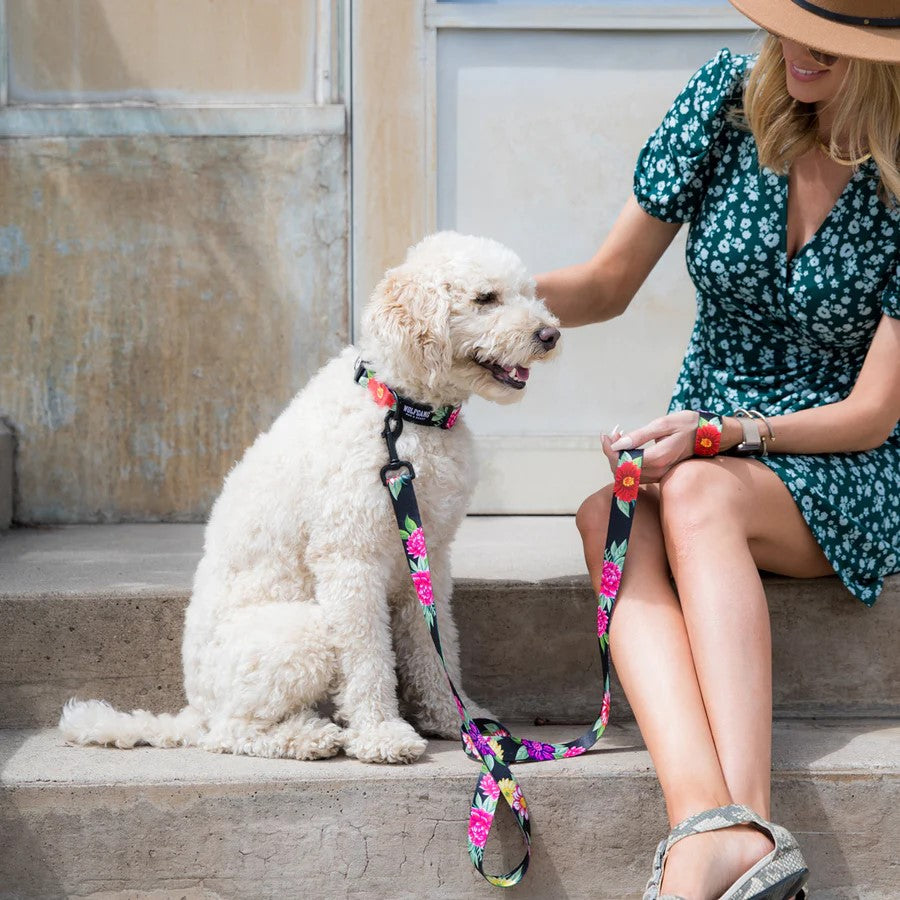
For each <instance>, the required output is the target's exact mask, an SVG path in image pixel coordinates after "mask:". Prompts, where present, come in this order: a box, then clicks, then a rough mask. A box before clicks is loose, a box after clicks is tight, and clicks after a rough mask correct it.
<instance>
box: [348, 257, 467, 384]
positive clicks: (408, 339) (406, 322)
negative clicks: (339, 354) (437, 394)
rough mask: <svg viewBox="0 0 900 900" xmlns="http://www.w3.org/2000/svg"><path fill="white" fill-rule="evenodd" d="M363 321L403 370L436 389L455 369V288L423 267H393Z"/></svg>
mask: <svg viewBox="0 0 900 900" xmlns="http://www.w3.org/2000/svg"><path fill="white" fill-rule="evenodd" d="M363 326H364V329H365V332H366V337H367V343H369V344H371V345H372V346H373V347H374V348H377V349H378V350H380V351H381V352H382V353H384V354H386V355H387V356H389V358H390V361H391V366H392V368H396V370H397V371H398V372H399V371H405V372H409V374H410V375H411V376H413V377H414V378H415V379H416V380H417V381H419V382H421V383H424V384H427V385H428V387H429V388H434V387H436V386H437V385H438V384H439V383H440V381H441V379H442V378H443V377H444V376H445V375H446V374H447V373H448V372H449V371H450V366H451V365H452V363H453V350H452V347H451V344H450V292H449V289H448V287H447V286H446V285H445V284H444V283H443V282H442V281H439V280H435V279H434V277H432V278H429V277H428V275H426V274H425V273H423V272H422V271H421V269H417V268H415V267H413V266H409V265H402V266H398V267H397V268H395V269H390V270H389V271H388V272H387V273H386V274H385V276H384V278H383V279H382V281H381V283H380V284H379V285H378V286H377V287H376V288H375V291H374V292H373V294H372V297H371V298H370V300H369V303H368V305H367V306H366V310H365V313H364V315H363Z"/></svg>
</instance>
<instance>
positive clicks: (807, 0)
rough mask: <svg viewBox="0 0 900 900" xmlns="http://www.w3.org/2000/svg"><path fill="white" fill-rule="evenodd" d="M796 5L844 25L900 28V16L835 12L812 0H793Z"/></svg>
mask: <svg viewBox="0 0 900 900" xmlns="http://www.w3.org/2000/svg"><path fill="white" fill-rule="evenodd" d="M792 2H793V3H794V5H795V6H799V7H800V9H805V10H806V11H807V12H811V13H812V14H813V15H816V16H821V17H822V18H823V19H830V20H831V21H832V22H840V23H841V24H842V25H865V26H866V27H869V28H900V17H898V16H892V17H891V18H885V17H883V16H882V17H880V18H879V17H873V16H851V15H848V14H847V13H839V12H833V11H832V10H830V9H824V8H823V7H821V6H819V5H818V4H817V3H812V2H811V0H792Z"/></svg>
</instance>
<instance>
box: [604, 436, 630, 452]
mask: <svg viewBox="0 0 900 900" xmlns="http://www.w3.org/2000/svg"><path fill="white" fill-rule="evenodd" d="M609 449H610V450H632V449H634V441H633V440H632V439H631V438H630V437H628V435H627V434H626V435H623V436H622V437H620V438H619V439H618V440H617V441H616V442H615V443H614V444H613V445H612V446H611V447H610V448H609Z"/></svg>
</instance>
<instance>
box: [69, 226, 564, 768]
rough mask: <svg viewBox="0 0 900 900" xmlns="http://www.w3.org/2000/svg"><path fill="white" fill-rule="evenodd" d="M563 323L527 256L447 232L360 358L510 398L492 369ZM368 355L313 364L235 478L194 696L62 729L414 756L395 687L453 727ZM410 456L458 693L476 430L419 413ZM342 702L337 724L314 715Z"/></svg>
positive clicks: (412, 269)
mask: <svg viewBox="0 0 900 900" xmlns="http://www.w3.org/2000/svg"><path fill="white" fill-rule="evenodd" d="M557 324H558V323H557V322H556V320H555V319H554V318H553V317H552V316H551V315H550V314H549V313H548V312H547V309H546V308H545V306H544V305H543V303H541V302H540V301H539V300H537V299H535V296H534V282H533V281H532V280H531V279H530V278H529V277H528V276H527V275H526V273H525V270H524V268H523V266H522V263H521V262H520V260H519V259H518V257H517V256H516V255H515V254H514V253H512V252H511V251H510V250H508V249H506V248H505V247H503V246H501V245H500V244H498V243H496V242H494V241H490V240H487V239H484V238H475V237H468V236H464V235H459V234H455V233H452V232H442V233H440V234H437V235H432V236H431V237H429V238H426V239H425V240H424V241H422V242H421V243H420V244H417V245H416V246H415V247H413V248H411V250H410V251H409V253H408V254H407V258H406V261H405V262H404V263H403V264H402V265H400V266H398V267H397V268H395V269H391V270H390V271H388V272H387V274H386V275H385V277H384V279H383V280H382V281H381V283H380V284H379V285H378V287H377V288H376V289H375V291H374V293H373V295H372V298H371V299H370V302H369V304H368V306H367V309H366V313H365V319H364V340H363V342H362V346H361V353H362V355H363V357H364V358H365V359H366V360H368V361H369V362H370V363H371V364H372V365H373V367H374V368H375V370H376V372H377V375H378V377H379V379H380V380H383V381H384V382H385V383H387V384H388V385H390V386H391V387H392V388H394V389H395V390H396V391H398V392H399V393H401V394H402V395H404V396H406V397H410V398H411V399H414V400H417V401H419V402H422V403H430V404H432V405H433V406H442V405H444V404H458V403H462V402H463V401H464V400H465V399H466V398H467V397H468V396H470V395H471V394H472V393H477V394H480V395H481V396H483V397H486V398H488V399H490V400H494V401H497V402H501V403H506V402H510V401H511V400H515V399H518V398H519V397H520V396H521V394H522V392H521V390H517V389H516V388H515V387H511V386H509V385H508V384H505V383H503V382H502V381H500V380H498V379H497V378H496V377H495V376H494V374H492V373H491V371H489V369H488V368H485V367H484V366H483V365H480V363H497V364H499V365H501V366H504V367H507V369H508V370H509V369H510V368H511V367H514V366H518V367H527V366H529V365H531V363H533V362H534V361H536V360H539V359H543V358H545V357H546V356H547V355H548V353H549V352H550V350H551V348H550V347H549V346H548V345H547V342H546V341H545V342H542V341H541V340H540V332H541V331H542V329H546V328H554V327H555V326H556V325H557ZM545 337H546V333H545ZM359 352H360V351H357V350H356V349H354V348H353V347H349V348H347V349H346V350H345V351H344V352H343V353H342V354H341V355H340V356H338V357H337V358H335V359H333V360H332V361H331V362H329V363H328V364H327V365H326V366H325V367H324V368H323V369H322V370H321V371H319V372H318V373H317V374H316V375H315V376H314V377H313V378H312V379H311V381H310V382H309V384H308V385H307V386H306V387H305V388H304V389H303V390H302V391H301V392H300V393H299V394H298V395H297V396H296V397H295V398H294V399H293V401H292V402H291V404H290V405H289V406H288V407H287V409H286V410H285V411H284V412H283V413H282V414H281V416H279V418H278V419H277V420H276V421H275V423H274V424H273V425H272V427H271V428H270V429H269V431H268V432H266V433H264V434H262V435H260V437H259V438H257V440H256V442H255V443H254V444H253V445H252V446H251V447H250V448H249V449H248V450H247V452H246V453H245V454H244V457H243V459H242V460H241V461H240V462H239V463H238V464H237V465H236V466H235V467H234V468H233V469H232V470H231V472H230V473H229V475H228V477H227V478H226V479H225V485H224V488H223V490H222V493H221V495H220V497H219V498H218V500H217V501H216V503H215V505H214V506H213V509H212V513H211V515H210V519H209V523H208V525H207V527H206V533H205V543H204V552H203V557H202V559H201V561H200V564H199V566H198V568H197V573H196V575H195V578H194V588H193V594H192V597H191V602H190V604H189V606H188V609H187V614H186V618H185V629H184V641H183V645H182V657H183V663H184V674H185V692H186V695H187V699H188V706H187V707H185V709H183V710H182V711H181V712H180V713H178V715H176V716H169V715H161V716H155V715H152V714H151V713H148V712H145V711H142V710H136V711H135V712H133V713H130V714H128V713H122V712H117V711H116V710H114V709H113V708H112V707H111V706H109V705H108V704H106V703H103V702H101V701H96V700H92V701H87V702H79V701H74V700H72V701H69V703H67V704H66V706H65V708H64V710H63V714H62V718H61V720H60V728H61V729H62V732H63V734H64V735H65V737H66V738H67V739H68V740H70V741H73V742H75V743H81V744H87V743H95V744H107V745H114V746H117V747H132V746H134V745H135V744H138V743H145V744H151V745H153V746H158V747H171V746H176V745H196V746H200V747H204V748H206V749H207V750H212V751H216V752H226V753H244V754H250V755H254V756H270V757H274V756H279V757H295V758H298V759H314V758H319V757H327V756H332V755H334V754H335V753H337V752H338V751H339V750H340V749H341V748H343V749H344V750H345V751H346V753H347V754H348V755H350V756H355V757H357V758H358V759H361V760H365V761H369V762H410V761H412V760H414V759H415V758H417V757H418V756H419V755H420V754H421V753H422V752H423V751H424V749H425V740H424V739H423V738H422V737H420V735H419V733H417V732H416V730H415V729H414V728H413V727H412V725H410V724H408V723H407V722H406V721H405V720H404V719H403V718H401V715H400V702H398V687H399V701H402V703H403V707H404V711H405V712H407V714H408V715H409V716H410V718H411V719H412V721H413V722H415V724H416V725H417V726H418V728H419V729H420V731H421V732H422V733H425V734H434V735H441V736H445V737H454V736H455V735H456V734H458V730H459V718H458V715H457V712H456V708H455V705H454V703H453V702H452V697H451V694H450V691H449V689H448V686H447V682H446V678H445V676H444V674H443V671H442V669H441V667H440V662H439V660H438V657H437V655H436V654H435V652H434V648H433V646H432V643H431V639H430V636H429V634H428V630H427V628H426V626H425V623H424V620H423V617H422V614H421V611H420V609H419V604H418V601H417V599H416V595H415V593H414V591H413V590H412V587H411V584H410V579H409V572H408V569H407V566H406V560H405V557H404V555H403V552H402V550H401V547H400V540H399V537H398V535H397V528H396V523H395V521H394V519H393V513H392V510H391V505H390V500H389V497H388V494H387V492H386V491H385V489H384V487H383V486H382V484H381V481H380V478H379V469H380V467H381V466H382V465H383V464H384V461H385V446H384V443H383V440H382V438H381V429H382V426H383V417H384V410H383V409H381V408H379V407H378V406H377V405H376V404H375V403H374V402H373V401H372V397H371V396H370V394H369V392H368V391H366V390H364V389H362V388H360V387H359V386H358V385H357V384H355V383H354V381H353V378H352V375H353V368H354V360H355V358H356V357H357V355H358V353H359ZM398 451H399V454H400V456H401V458H403V459H407V460H409V461H411V462H412V464H413V466H414V467H415V471H416V473H417V478H416V482H415V484H416V493H417V496H418V501H419V506H420V509H421V512H422V516H423V521H424V524H425V530H426V534H427V536H428V543H429V561H430V564H431V570H432V578H433V581H434V595H435V604H436V607H437V610H438V614H439V622H440V627H441V638H442V642H443V647H444V655H445V657H446V659H447V663H448V665H449V667H450V670H451V673H452V674H453V678H454V682H455V683H456V684H457V687H458V686H459V667H458V650H457V635H456V627H455V625H454V622H453V618H452V615H451V610H450V594H451V579H450V559H449V553H448V548H449V546H450V543H451V541H452V539H453V535H454V533H455V531H456V529H457V527H458V525H459V523H460V521H461V520H462V517H463V515H464V514H465V510H466V506H467V503H468V500H469V496H470V493H471V489H472V486H473V482H474V471H473V459H472V452H471V439H470V434H469V432H468V429H467V428H466V426H465V424H464V423H463V422H462V421H460V422H459V423H458V424H457V425H456V426H455V427H454V428H453V429H451V430H441V429H437V428H428V427H422V426H417V425H413V424H410V423H407V424H406V427H405V428H404V430H403V433H402V435H401V437H400V439H399V442H398ZM398 681H399V684H398ZM329 697H330V698H332V699H333V701H334V705H335V719H336V722H335V721H331V720H330V719H327V718H324V717H323V716H321V715H319V714H318V713H317V712H316V711H315V708H316V704H317V703H320V702H321V701H323V700H326V699H327V698H329ZM466 703H467V706H469V709H470V711H471V712H472V713H473V715H482V714H485V713H484V711H482V710H479V709H478V708H477V707H475V706H474V705H472V704H470V702H469V701H466Z"/></svg>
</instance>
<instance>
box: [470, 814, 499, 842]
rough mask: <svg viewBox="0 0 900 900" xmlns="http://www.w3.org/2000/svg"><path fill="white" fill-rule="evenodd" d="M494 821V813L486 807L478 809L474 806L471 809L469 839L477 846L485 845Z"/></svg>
mask: <svg viewBox="0 0 900 900" xmlns="http://www.w3.org/2000/svg"><path fill="white" fill-rule="evenodd" d="M493 821H494V814H493V813H491V812H488V811H487V810H486V809H477V808H476V807H474V806H473V807H472V809H471V810H470V811H469V840H470V841H471V842H472V843H473V844H474V845H475V846H476V847H483V846H484V845H485V844H486V843H487V839H488V832H489V831H490V830H491V822H493Z"/></svg>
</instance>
